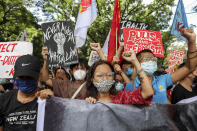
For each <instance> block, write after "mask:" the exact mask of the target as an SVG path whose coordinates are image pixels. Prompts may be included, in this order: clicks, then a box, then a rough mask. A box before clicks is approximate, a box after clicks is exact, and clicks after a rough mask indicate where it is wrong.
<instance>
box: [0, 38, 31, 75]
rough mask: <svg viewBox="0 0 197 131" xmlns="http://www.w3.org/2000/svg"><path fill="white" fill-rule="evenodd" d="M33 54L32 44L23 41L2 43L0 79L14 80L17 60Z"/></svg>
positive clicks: (0, 49)
mask: <svg viewBox="0 0 197 131" xmlns="http://www.w3.org/2000/svg"><path fill="white" fill-rule="evenodd" d="M32 53H33V46H32V43H29V42H22V41H12V42H0V78H13V75H14V65H15V62H16V59H17V58H18V57H20V56H22V55H26V54H32Z"/></svg>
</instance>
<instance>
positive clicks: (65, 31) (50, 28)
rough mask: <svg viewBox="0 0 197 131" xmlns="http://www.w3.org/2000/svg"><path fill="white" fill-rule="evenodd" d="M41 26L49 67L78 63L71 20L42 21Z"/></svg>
mask: <svg viewBox="0 0 197 131" xmlns="http://www.w3.org/2000/svg"><path fill="white" fill-rule="evenodd" d="M41 27H42V31H43V37H44V44H45V46H47V48H48V50H49V57H47V65H48V66H49V67H55V66H62V67H65V66H67V65H71V64H75V63H78V55H77V51H76V48H75V40H74V35H73V24H72V22H71V21H58V22H48V23H43V24H42V25H41Z"/></svg>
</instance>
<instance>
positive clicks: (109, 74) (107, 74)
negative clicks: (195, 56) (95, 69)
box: [96, 72, 115, 78]
mask: <svg viewBox="0 0 197 131" xmlns="http://www.w3.org/2000/svg"><path fill="white" fill-rule="evenodd" d="M114 74H115V73H114V72H108V73H106V74H104V73H97V74H96V77H98V78H104V76H106V77H107V78H111V77H114Z"/></svg>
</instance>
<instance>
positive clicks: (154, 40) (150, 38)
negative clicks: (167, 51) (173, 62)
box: [123, 28, 164, 57]
mask: <svg viewBox="0 0 197 131" xmlns="http://www.w3.org/2000/svg"><path fill="white" fill-rule="evenodd" d="M123 35H124V40H125V41H124V44H125V45H124V49H125V51H128V50H130V48H132V49H133V50H134V51H135V53H138V52H139V51H141V50H144V49H150V50H151V51H152V52H153V54H154V55H155V56H156V57H164V51H163V44H162V39H161V33H160V32H157V31H149V30H142V29H133V28H124V29H123Z"/></svg>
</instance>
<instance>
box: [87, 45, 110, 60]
mask: <svg viewBox="0 0 197 131" xmlns="http://www.w3.org/2000/svg"><path fill="white" fill-rule="evenodd" d="M90 47H91V49H93V50H95V51H96V52H97V53H98V55H99V57H100V59H101V60H105V61H106V60H107V57H106V56H105V54H104V53H103V51H102V49H101V45H100V43H90Z"/></svg>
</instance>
